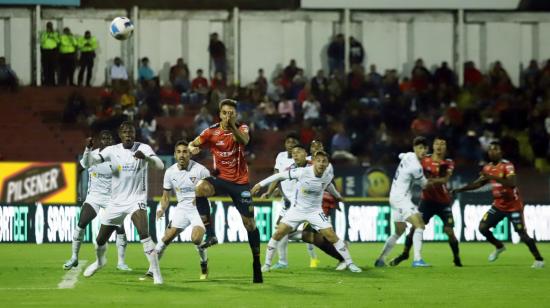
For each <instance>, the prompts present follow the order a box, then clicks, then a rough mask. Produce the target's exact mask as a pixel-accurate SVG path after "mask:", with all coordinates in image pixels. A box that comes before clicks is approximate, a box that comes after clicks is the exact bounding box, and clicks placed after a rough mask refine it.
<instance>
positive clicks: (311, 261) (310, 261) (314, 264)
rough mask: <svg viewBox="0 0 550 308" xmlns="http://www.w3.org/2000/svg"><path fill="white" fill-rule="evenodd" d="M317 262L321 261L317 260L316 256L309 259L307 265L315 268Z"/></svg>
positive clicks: (317, 264)
mask: <svg viewBox="0 0 550 308" xmlns="http://www.w3.org/2000/svg"><path fill="white" fill-rule="evenodd" d="M319 263H321V261H319V259H317V258H311V259H309V267H311V268H317V266H319Z"/></svg>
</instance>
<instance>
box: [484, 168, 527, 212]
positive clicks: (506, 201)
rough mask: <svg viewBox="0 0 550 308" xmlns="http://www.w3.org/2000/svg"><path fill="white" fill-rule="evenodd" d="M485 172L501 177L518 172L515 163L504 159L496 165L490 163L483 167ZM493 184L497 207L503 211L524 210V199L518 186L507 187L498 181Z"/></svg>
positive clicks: (492, 182)
mask: <svg viewBox="0 0 550 308" xmlns="http://www.w3.org/2000/svg"><path fill="white" fill-rule="evenodd" d="M483 172H484V173H487V174H490V175H492V176H496V177H500V178H506V177H508V176H511V175H515V174H516V170H515V168H514V165H513V164H512V163H511V162H509V161H507V160H504V159H503V160H501V161H500V162H499V163H498V164H496V165H494V164H492V163H488V164H487V165H485V166H484V167H483ZM491 185H492V188H493V189H492V191H493V198H494V203H493V204H494V206H495V207H496V208H497V209H499V210H501V211H503V212H514V211H521V210H523V201H522V200H521V197H520V195H519V190H518V188H517V187H507V186H504V185H502V184H500V183H498V182H497V181H491Z"/></svg>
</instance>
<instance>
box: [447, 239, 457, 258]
mask: <svg viewBox="0 0 550 308" xmlns="http://www.w3.org/2000/svg"><path fill="white" fill-rule="evenodd" d="M449 246H451V250H452V251H453V256H454V257H455V258H458V254H459V250H458V240H457V239H456V238H449Z"/></svg>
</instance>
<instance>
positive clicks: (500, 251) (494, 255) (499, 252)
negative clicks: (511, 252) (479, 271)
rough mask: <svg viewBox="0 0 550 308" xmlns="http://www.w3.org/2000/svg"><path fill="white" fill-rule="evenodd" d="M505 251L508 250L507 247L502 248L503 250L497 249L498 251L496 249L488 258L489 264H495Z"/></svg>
mask: <svg viewBox="0 0 550 308" xmlns="http://www.w3.org/2000/svg"><path fill="white" fill-rule="evenodd" d="M505 250H506V247H504V246H502V248H497V249H495V251H493V252H492V253H491V254H490V255H489V258H487V259H488V260H489V262H495V261H496V260H497V259H498V256H499V255H500V254H501V253H503V252H504V251H505Z"/></svg>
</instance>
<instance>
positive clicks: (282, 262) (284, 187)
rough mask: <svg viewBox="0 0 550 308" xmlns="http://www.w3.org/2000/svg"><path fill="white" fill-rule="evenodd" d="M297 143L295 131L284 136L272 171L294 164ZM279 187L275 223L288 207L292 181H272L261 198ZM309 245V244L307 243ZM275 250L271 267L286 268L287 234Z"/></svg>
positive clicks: (268, 195) (281, 169)
mask: <svg viewBox="0 0 550 308" xmlns="http://www.w3.org/2000/svg"><path fill="white" fill-rule="evenodd" d="M298 143H299V139H298V135H296V133H293V132H291V133H289V134H288V135H287V136H286V137H285V150H286V151H283V152H280V153H279V154H277V158H275V167H274V168H273V169H274V173H273V174H277V173H279V172H282V171H286V170H288V169H290V167H291V166H292V165H293V164H294V159H293V157H292V149H293V148H294V146H296V145H297V144H298ZM277 187H278V188H279V191H280V192H281V194H282V195H283V201H284V207H283V208H282V209H281V212H280V213H279V218H277V224H279V222H280V221H281V218H282V217H283V216H284V215H285V213H286V211H287V210H288V208H289V207H290V199H291V198H292V196H293V195H294V183H293V181H289V180H285V181H281V182H278V183H276V182H273V183H271V184H270V185H269V188H268V189H267V192H265V193H264V194H262V196H261V198H264V199H265V198H269V197H271V195H272V194H273V192H274V191H275V189H276V188H277ZM308 245H310V244H308ZM277 252H278V253H279V262H277V263H276V264H275V265H273V267H272V268H273V269H286V268H288V258H287V252H288V235H285V236H284V237H283V238H282V239H281V240H280V241H279V247H278V249H277Z"/></svg>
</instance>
